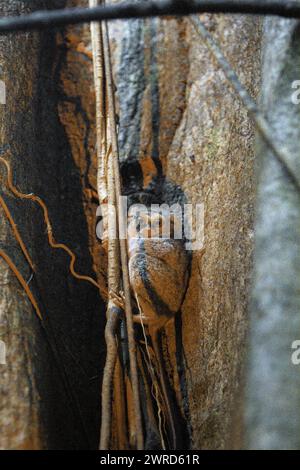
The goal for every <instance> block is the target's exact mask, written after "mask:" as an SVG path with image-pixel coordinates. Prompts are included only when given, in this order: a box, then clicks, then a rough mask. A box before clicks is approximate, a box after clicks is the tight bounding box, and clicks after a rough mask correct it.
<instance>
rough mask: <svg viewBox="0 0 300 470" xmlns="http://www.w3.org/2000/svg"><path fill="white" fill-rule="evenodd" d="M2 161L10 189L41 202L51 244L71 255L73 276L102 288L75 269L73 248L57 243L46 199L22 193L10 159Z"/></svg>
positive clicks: (23, 196) (20, 195)
mask: <svg viewBox="0 0 300 470" xmlns="http://www.w3.org/2000/svg"><path fill="white" fill-rule="evenodd" d="M0 162H1V163H3V164H4V165H5V166H6V169H7V186H8V188H9V189H10V191H11V192H12V193H13V194H14V195H15V196H16V197H17V198H19V199H30V200H31V201H34V202H36V203H37V204H39V206H40V207H41V208H42V210H43V213H44V220H45V224H46V227H47V235H48V242H49V245H50V246H51V248H53V249H61V250H64V251H65V252H66V253H67V254H68V255H69V256H70V258H71V261H70V265H69V269H70V272H71V274H72V276H73V277H74V278H76V279H78V280H80V281H87V282H89V283H90V284H92V285H93V286H95V287H97V288H98V289H100V286H99V284H98V283H97V282H96V281H95V280H94V279H93V278H91V277H90V276H83V275H81V274H78V273H77V272H76V271H75V269H74V265H75V261H76V255H75V254H74V253H73V252H72V250H71V249H70V248H69V247H68V246H66V245H65V244H63V243H56V241H55V239H54V237H53V231H52V225H51V223H50V219H49V213H48V208H47V206H46V204H45V203H44V201H43V200H42V199H41V198H40V197H39V196H36V195H35V194H23V193H21V192H20V191H19V190H18V189H17V188H16V187H15V186H14V184H13V181H12V172H11V168H10V164H9V163H8V161H7V160H5V159H4V158H3V157H0Z"/></svg>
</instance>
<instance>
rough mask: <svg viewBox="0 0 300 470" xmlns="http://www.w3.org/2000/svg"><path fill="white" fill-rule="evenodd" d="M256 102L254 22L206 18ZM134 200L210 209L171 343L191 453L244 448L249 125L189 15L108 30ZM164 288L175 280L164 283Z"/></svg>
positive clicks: (169, 360) (168, 350)
mask: <svg viewBox="0 0 300 470" xmlns="http://www.w3.org/2000/svg"><path fill="white" fill-rule="evenodd" d="M202 19H203V20H204V22H205V24H206V26H207V27H208V29H209V30H210V31H211V33H212V34H213V36H214V37H216V39H217V40H218V41H219V42H220V43H221V44H222V49H223V51H224V53H225V55H226V57H227V58H228V60H229V62H230V63H231V64H232V66H233V67H234V69H235V70H236V71H237V73H238V75H239V76H240V77H241V80H242V82H243V83H244V84H245V86H246V87H247V88H248V90H249V91H250V93H251V94H252V95H253V96H254V97H256V95H257V92H258V84H259V70H260V22H259V20H258V19H257V18H251V17H240V16H235V17H231V16H226V17H224V16H212V15H203V16H202ZM111 37H112V38H113V50H114V58H115V61H114V65H115V76H116V85H117V95H118V101H119V113H120V136H119V142H120V152H121V159H122V173H123V179H124V183H125V189H126V190H127V192H128V193H132V192H134V191H145V190H146V188H149V187H151V182H152V189H153V188H154V192H156V195H157V197H158V199H159V201H160V202H167V203H175V202H176V201H179V202H181V203H182V204H184V203H192V204H193V207H194V209H195V206H196V204H204V211H205V226H204V231H205V243H204V248H205V251H204V254H203V253H202V251H201V250H195V251H193V252H192V261H191V275H190V281H189V288H188V290H187V293H186V297H185V301H184V304H183V306H182V312H181V315H179V316H178V318H177V320H176V324H175V330H174V329H173V328H172V326H170V327H169V328H168V330H167V340H166V341H165V343H166V344H165V345H164V352H165V362H166V364H167V367H168V371H169V376H170V377H171V382H172V385H173V388H174V390H175V393H176V397H177V401H178V403H180V404H181V408H182V414H183V416H184V417H185V420H186V423H187V429H186V431H185V434H186V435H185V443H184V445H185V446H188V445H191V446H192V447H193V448H196V449H200V448H209V449H218V448H224V447H239V446H241V445H242V444H241V439H242V435H241V432H240V426H241V416H240V412H241V407H240V402H241V399H240V385H241V384H240V382H241V373H242V364H243V358H244V343H245V334H246V324H247V321H246V308H247V301H248V290H249V280H250V272H251V254H252V243H253V212H254V211H253V205H254V160H253V156H254V152H253V125H252V123H251V122H250V120H249V119H248V117H247V112H246V110H245V109H244V108H243V105H242V104H241V103H240V101H239V99H238V97H237V96H236V95H235V94H234V92H233V91H232V90H231V88H230V87H229V86H228V83H227V81H226V79H225V78H224V75H223V73H222V72H221V71H220V70H219V68H218V66H217V65H216V64H215V63H214V60H213V58H212V57H211V55H210V53H209V52H208V50H207V49H206V47H205V45H204V44H203V43H202V42H201V39H200V38H199V37H198V36H197V34H196V33H195V31H194V29H193V27H192V25H191V23H190V22H189V20H188V19H178V20H175V19H168V20H159V19H149V20H146V21H140V20H132V21H130V22H125V23H124V22H114V23H111ZM166 289H168V284H167V280H166Z"/></svg>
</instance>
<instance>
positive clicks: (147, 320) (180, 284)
mask: <svg viewBox="0 0 300 470" xmlns="http://www.w3.org/2000/svg"><path fill="white" fill-rule="evenodd" d="M180 223H181V220H180V218H177V215H176V214H170V213H169V212H166V213H164V211H161V210H155V209H153V208H152V209H151V210H148V209H147V208H145V209H142V210H141V209H137V208H135V207H133V208H132V209H130V210H129V217H128V251H129V274H130V284H131V288H132V293H133V295H134V297H135V299H136V303H137V307H138V311H139V312H138V313H136V314H135V317H134V319H135V322H137V323H139V324H141V325H142V326H143V327H144V326H146V327H147V329H148V332H149V336H150V338H151V343H152V348H153V351H154V355H155V361H156V365H157V372H158V374H159V378H160V385H161V390H162V395H163V402H164V408H165V410H166V413H167V420H168V425H169V428H170V437H169V441H170V442H169V446H170V447H171V448H176V447H177V442H176V441H177V438H176V425H175V417H174V411H173V407H172V406H171V403H170V400H171V397H170V391H169V385H168V378H167V374H166V370H165V366H164V359H163V355H162V345H161V332H162V330H163V329H164V328H165V326H166V325H167V323H168V322H170V321H172V320H174V317H175V315H176V314H177V313H178V312H179V310H180V308H181V305H182V302H183V299H184V295H185V292H186V287H187V282H188V263H189V259H188V256H187V252H186V250H185V246H184V243H183V241H182V240H180V239H178V240H176V239H175V238H174V226H175V225H176V224H180ZM168 227H169V231H170V236H169V238H164V237H163V233H162V232H163V231H164V228H168Z"/></svg>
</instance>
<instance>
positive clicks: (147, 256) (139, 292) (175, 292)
mask: <svg viewBox="0 0 300 470" xmlns="http://www.w3.org/2000/svg"><path fill="white" fill-rule="evenodd" d="M178 223H179V224H181V223H182V222H181V220H179V219H178V217H177V216H176V214H171V215H170V214H169V213H165V214H164V212H163V211H155V210H151V211H150V209H149V210H146V208H145V209H144V210H143V209H139V210H137V209H134V208H133V210H129V217H128V248H129V275H130V283H131V288H132V290H133V293H134V295H135V297H136V299H137V301H138V303H139V307H140V310H141V313H142V319H143V323H144V324H145V325H148V326H149V327H152V328H154V329H160V328H162V327H163V326H164V325H165V324H166V323H167V322H168V320H169V319H171V318H172V317H173V316H174V315H175V314H176V313H177V312H178V311H179V310H180V307H181V304H182V301H183V297H184V294H185V291H186V286H187V281H188V255H187V252H186V250H185V246H184V242H183V240H181V239H175V238H174V231H176V230H175V229H176V227H178V225H177V224H178ZM165 227H169V228H170V231H169V233H167V236H165V238H164V237H162V233H163V235H165V233H164V228H165ZM167 231H168V230H167ZM136 320H138V317H136Z"/></svg>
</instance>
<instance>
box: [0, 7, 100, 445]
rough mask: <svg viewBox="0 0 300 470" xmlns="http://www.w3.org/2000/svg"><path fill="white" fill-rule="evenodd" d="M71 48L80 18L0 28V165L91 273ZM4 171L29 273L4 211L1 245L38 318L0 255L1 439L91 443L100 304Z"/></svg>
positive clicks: (82, 102) (83, 95) (95, 430)
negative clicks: (57, 25) (8, 30)
mask: <svg viewBox="0 0 300 470" xmlns="http://www.w3.org/2000/svg"><path fill="white" fill-rule="evenodd" d="M45 3H46V2H44V1H37V0H36V1H35V0H31V1H26V2H25V1H9V0H7V1H3V2H1V6H0V10H1V13H2V15H15V14H21V13H29V12H30V11H33V10H36V9H40V8H45ZM64 3H65V2H61V1H59V2H49V5H50V6H51V8H52V7H60V6H64ZM87 31H88V27H87ZM77 34H79V39H78V38H77ZM75 45H76V47H75ZM77 45H78V49H77ZM80 45H81V46H82V47H83V29H82V28H81V27H77V28H73V30H72V34H69V32H68V31H67V32H64V31H60V32H57V34H56V33H54V32H52V31H48V32H45V33H24V34H23V33H18V34H9V35H6V36H1V37H0V54H1V57H0V63H1V67H2V77H1V78H2V80H3V81H4V83H5V85H6V94H7V102H6V105H5V106H1V117H0V119H1V149H3V147H4V146H5V147H6V148H8V150H9V153H5V154H2V156H4V157H5V158H6V159H7V160H9V162H10V165H11V167H12V169H13V180H14V183H15V184H16V186H17V187H18V188H19V189H20V190H21V191H22V192H25V193H35V194H37V195H39V196H40V197H42V198H43V200H44V201H45V202H46V204H47V206H48V209H49V215H50V219H51V222H52V226H53V234H54V237H55V239H56V241H57V242H62V243H65V244H67V245H68V246H70V248H71V249H72V250H73V251H74V252H75V254H76V256H77V260H76V263H75V269H76V271H77V272H79V273H80V274H85V275H89V276H91V277H95V273H94V272H93V260H92V257H91V253H93V254H94V246H95V243H94V242H95V236H94V235H93V234H94V231H95V228H94V224H95V213H96V208H97V205H96V204H95V203H92V204H91V202H90V198H88V196H87V194H88V193H87V191H86V190H90V185H92V182H91V181H93V180H90V174H91V173H94V172H93V162H92V157H91V154H92V151H93V121H94V106H93V92H92V86H91V85H90V83H91V82H90V79H91V76H92V75H91V74H92V64H91V58H88V57H86V55H85V54H84V51H83V52H82V53H81V52H80V48H79V46H80ZM73 62H75V64H74V63H73ZM82 62H83V63H84V64H85V65H86V69H83V70H82V66H81V64H82ZM78 70H80V72H78ZM74 74H75V76H74ZM86 77H88V78H86ZM85 81H86V82H87V83H88V87H86V86H85ZM79 84H80V85H79ZM76 85H77V86H78V89H77V88H76ZM72 129H73V131H72ZM80 159H82V160H80ZM5 180H6V170H5V167H4V165H1V181H2V182H1V194H2V195H3V198H4V199H5V201H6V203H7V205H8V206H9V208H10V210H11V213H12V215H13V218H14V220H15V223H16V224H17V225H18V227H19V231H20V232H21V235H22V237H23V239H24V242H25V243H26V245H27V247H28V250H29V253H30V255H31V257H32V258H33V261H34V264H35V268H36V269H35V273H34V276H33V277H32V279H31V271H30V269H29V267H28V264H27V263H26V262H25V260H24V258H23V256H22V252H21V250H20V247H19V245H18V244H17V242H16V240H15V238H14V236H13V234H12V230H11V227H10V226H9V224H8V223H7V220H6V219H5V217H4V214H3V211H2V212H1V225H0V226H1V235H0V236H1V249H3V250H4V251H5V252H6V253H7V254H8V255H9V256H10V257H11V259H12V260H13V262H14V264H15V265H16V266H17V267H18V269H19V271H20V273H22V275H23V277H24V278H25V280H29V279H31V280H30V283H29V287H30V289H31V290H32V292H33V294H34V296H35V298H36V299H37V302H38V304H39V307H40V310H41V313H42V315H43V318H44V322H43V326H42V325H41V322H40V321H39V320H38V319H37V317H36V315H35V313H34V310H33V308H32V306H31V304H30V302H29V300H28V298H27V297H26V295H25V294H24V291H23V290H22V288H21V287H20V286H19V283H18V281H17V280H16V278H15V276H14V275H13V273H12V272H11V271H10V269H9V268H8V266H7V265H6V263H5V262H4V260H3V259H2V258H1V259H0V266H1V311H0V315H1V317H0V318H1V324H0V325H1V340H2V341H4V343H5V346H6V353H7V354H6V356H7V357H6V365H1V366H0V367H1V388H0V406H1V413H0V428H1V436H0V447H1V448H5V449H8V448H9V449H24V448H30V449H39V448H45V447H46V448H50V449H51V448H55V449H63V448H64V449H79V448H88V447H93V448H96V447H97V442H98V434H99V416H100V403H99V399H100V379H101V370H102V367H103V356H104V352H105V351H104V343H103V339H102V332H103V321H104V305H103V303H102V301H101V298H100V296H99V292H98V290H97V288H95V287H94V286H92V285H90V284H89V283H87V282H83V281H78V280H76V279H74V277H72V276H71V275H70V271H69V262H70V259H69V257H68V255H67V254H66V253H64V252H63V251H62V250H53V249H51V248H50V247H49V244H48V241H47V233H46V232H47V231H46V226H45V222H44V220H43V213H42V210H41V208H39V207H38V206H36V205H35V204H34V203H33V202H31V201H29V200H20V199H18V198H15V197H13V196H12V194H11V193H10V192H9V191H8V190H7V189H6V188H5ZM94 180H95V178H94ZM87 202H89V211H87V210H85V208H86V206H87ZM92 215H93V219H92ZM84 428H85V429H84Z"/></svg>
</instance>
